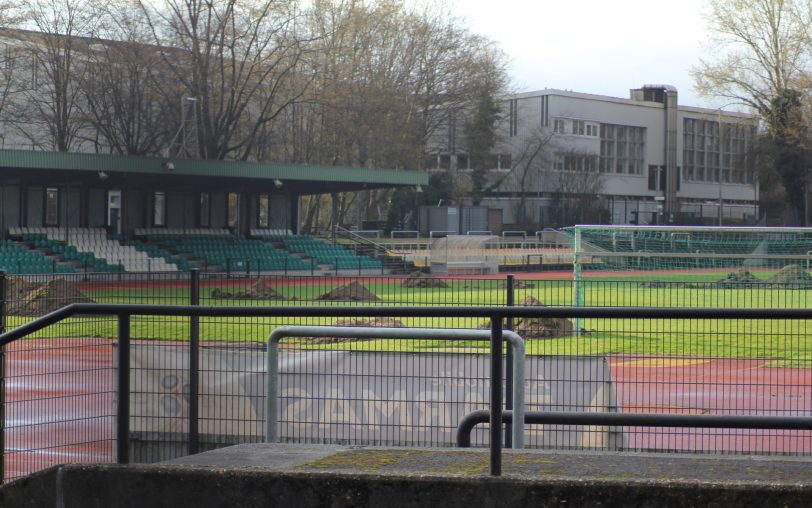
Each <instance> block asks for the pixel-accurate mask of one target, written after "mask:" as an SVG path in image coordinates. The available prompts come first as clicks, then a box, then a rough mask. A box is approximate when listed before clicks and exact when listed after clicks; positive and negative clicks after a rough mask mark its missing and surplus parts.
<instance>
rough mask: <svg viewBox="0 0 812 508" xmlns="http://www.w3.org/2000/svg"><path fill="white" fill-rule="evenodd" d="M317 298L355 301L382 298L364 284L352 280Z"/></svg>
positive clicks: (371, 300) (370, 300) (369, 300)
mask: <svg viewBox="0 0 812 508" xmlns="http://www.w3.org/2000/svg"><path fill="white" fill-rule="evenodd" d="M316 299H317V300H349V301H353V302H375V301H379V300H380V298H378V296H377V295H376V294H375V293H373V292H372V291H370V290H368V289H367V288H365V287H364V286H363V285H361V284H359V283H357V282H355V281H352V282H350V283H349V284H344V285H343V286H339V287H337V288H335V289H332V290H330V291H328V292H326V293H324V294H322V295H320V296H318V297H317V298H316Z"/></svg>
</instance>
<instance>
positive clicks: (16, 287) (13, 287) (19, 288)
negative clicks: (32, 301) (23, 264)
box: [6, 277, 40, 301]
mask: <svg viewBox="0 0 812 508" xmlns="http://www.w3.org/2000/svg"><path fill="white" fill-rule="evenodd" d="M39 286H40V284H36V283H34V282H28V281H27V280H25V279H21V278H20V277H7V278H6V301H9V300H11V301H19V300H22V299H23V298H25V295H26V294H27V293H28V292H29V291H31V290H34V289H37V288H38V287H39Z"/></svg>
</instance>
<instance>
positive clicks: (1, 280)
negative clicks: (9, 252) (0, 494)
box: [0, 270, 6, 484]
mask: <svg viewBox="0 0 812 508" xmlns="http://www.w3.org/2000/svg"><path fill="white" fill-rule="evenodd" d="M5 331H6V272H5V271H3V270H0V333H5ZM5 462H6V346H0V484H2V483H3V482H4V481H5V478H6V466H5Z"/></svg>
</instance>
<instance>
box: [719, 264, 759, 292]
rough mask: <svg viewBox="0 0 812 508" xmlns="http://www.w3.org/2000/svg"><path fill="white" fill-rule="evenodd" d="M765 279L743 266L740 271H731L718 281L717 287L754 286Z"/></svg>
mask: <svg viewBox="0 0 812 508" xmlns="http://www.w3.org/2000/svg"><path fill="white" fill-rule="evenodd" d="M763 283H764V281H763V280H761V279H759V278H758V277H756V276H755V275H753V274H752V273H750V272H749V271H748V270H746V269H744V268H742V269H740V270H739V271H738V272H730V273H728V274H727V277H725V278H724V279H722V280H720V281H719V282H717V283H716V284H715V285H716V287H736V288H742V287H754V286H756V285H759V284H763Z"/></svg>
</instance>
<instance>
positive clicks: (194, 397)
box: [189, 268, 200, 455]
mask: <svg viewBox="0 0 812 508" xmlns="http://www.w3.org/2000/svg"><path fill="white" fill-rule="evenodd" d="M189 305H200V270H199V269H197V268H193V269H192V271H191V272H189ZM199 378H200V318H199V317H197V316H190V317H189V455H193V454H195V453H198V452H199V451H200V424H199V407H200V402H199V401H200V382H199Z"/></svg>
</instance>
